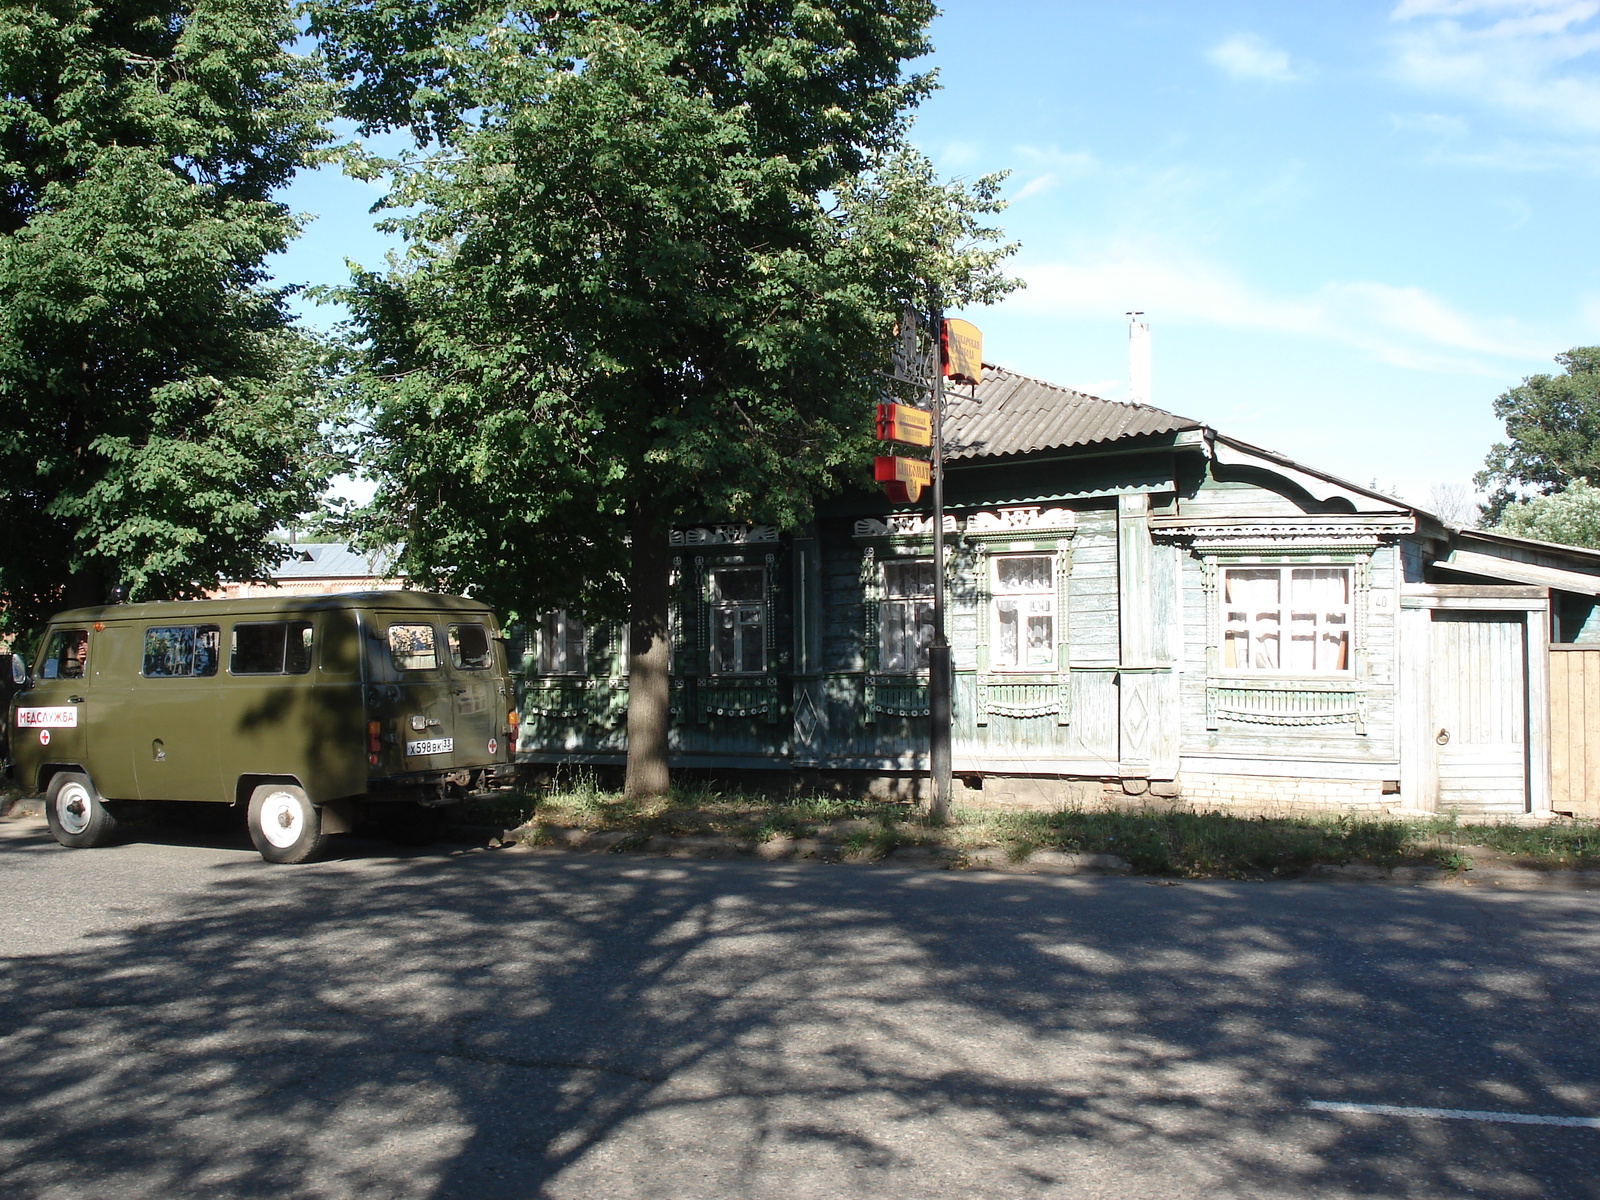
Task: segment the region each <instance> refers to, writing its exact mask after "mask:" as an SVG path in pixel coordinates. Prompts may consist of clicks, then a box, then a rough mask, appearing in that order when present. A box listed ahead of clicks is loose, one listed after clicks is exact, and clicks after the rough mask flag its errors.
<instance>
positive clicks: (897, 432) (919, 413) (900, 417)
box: [878, 404, 933, 446]
mask: <svg viewBox="0 0 1600 1200" xmlns="http://www.w3.org/2000/svg"><path fill="white" fill-rule="evenodd" d="M878 440H879V441H880V442H904V443H905V444H906V445H908V446H931V445H933V414H932V413H930V412H925V411H923V410H922V409H920V408H912V407H911V405H909V404H880V405H878Z"/></svg>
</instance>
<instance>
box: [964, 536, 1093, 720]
mask: <svg viewBox="0 0 1600 1200" xmlns="http://www.w3.org/2000/svg"><path fill="white" fill-rule="evenodd" d="M1077 531H1078V518H1077V514H1076V513H1075V512H1073V511H1072V510H1071V509H1066V508H1041V507H1039V506H1033V505H1029V506H1019V507H1014V508H1002V509H994V510H985V511H982V512H976V513H973V514H972V515H971V516H969V517H968V518H967V521H966V528H965V530H964V533H963V541H964V542H965V544H966V545H967V547H968V548H969V549H970V551H971V553H972V555H973V561H974V576H975V582H976V584H977V588H976V596H975V602H976V605H977V611H976V613H975V614H974V616H975V618H976V622H975V623H976V627H977V628H976V633H977V647H976V664H975V676H976V678H975V681H974V682H975V688H974V699H975V710H974V713H973V718H974V720H975V721H976V723H977V724H978V725H980V726H982V725H987V724H988V723H989V719H990V717H992V716H1004V717H1043V716H1053V717H1054V718H1055V723H1056V724H1057V725H1063V726H1064V725H1070V724H1071V723H1072V674H1071V668H1070V666H1069V663H1070V661H1071V643H1072V608H1071V605H1070V604H1069V602H1068V595H1069V592H1070V583H1071V577H1072V542H1073V539H1074V538H1075V537H1076V536H1077ZM1026 554H1039V555H1043V554H1049V555H1051V556H1052V559H1053V570H1054V573H1055V631H1054V637H1055V647H1056V650H1055V663H1054V665H1053V666H1052V668H1051V669H1050V670H1047V671H1030V670H1027V669H1026V668H1023V669H1015V668H1006V669H1004V670H1000V669H994V668H991V666H990V662H989V640H990V636H991V633H992V631H993V628H994V622H995V614H994V587H993V580H994V567H993V565H992V563H991V561H990V560H991V559H992V558H999V557H1003V556H1007V555H1026Z"/></svg>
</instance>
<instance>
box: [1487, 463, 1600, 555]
mask: <svg viewBox="0 0 1600 1200" xmlns="http://www.w3.org/2000/svg"><path fill="white" fill-rule="evenodd" d="M1494 528H1495V529H1496V530H1497V531H1499V532H1501V533H1509V534H1514V535H1515V536H1517V537H1527V538H1538V539H1539V540H1540V541H1543V542H1561V543H1563V544H1564V545H1568V546H1589V547H1591V548H1594V549H1600V488H1597V487H1593V486H1591V485H1590V484H1587V483H1584V482H1583V481H1582V480H1581V479H1576V480H1573V481H1572V482H1571V483H1569V484H1568V485H1567V486H1566V487H1565V488H1563V489H1562V490H1561V491H1559V492H1552V493H1551V494H1550V495H1548V496H1534V497H1533V498H1532V499H1529V500H1518V501H1513V502H1512V503H1510V504H1507V505H1505V507H1503V508H1502V509H1501V510H1500V516H1499V518H1498V519H1497V520H1496V521H1495V523H1494Z"/></svg>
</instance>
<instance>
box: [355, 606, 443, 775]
mask: <svg viewBox="0 0 1600 1200" xmlns="http://www.w3.org/2000/svg"><path fill="white" fill-rule="evenodd" d="M374 624H375V625H376V628H375V629H374V633H375V634H376V635H377V637H376V639H375V640H376V643H377V644H376V645H375V646H374V647H373V649H374V650H375V651H376V654H375V655H374V656H373V657H374V658H375V659H376V660H378V661H374V662H372V663H371V664H370V666H371V670H370V671H369V674H368V678H369V679H371V680H382V681H384V682H385V684H387V685H388V686H386V687H385V688H384V689H383V690H384V692H386V693H387V695H388V696H389V697H391V699H390V701H389V703H388V704H387V705H385V707H386V708H387V709H388V712H387V713H386V714H384V715H383V716H380V717H379V720H380V723H381V724H382V725H384V726H385V728H384V730H383V732H384V733H385V734H386V735H388V736H389V737H390V739H391V742H392V744H393V745H394V746H395V749H396V750H397V752H398V753H397V754H396V755H395V756H394V757H397V758H398V759H399V762H398V763H386V764H384V765H385V766H390V767H391V769H398V770H399V771H400V772H402V773H410V772H413V771H447V770H450V769H452V768H454V767H455V766H456V722H455V691H456V684H455V681H454V680H453V679H452V678H451V677H450V674H449V672H448V671H447V670H446V668H445V662H446V653H447V651H446V648H445V644H444V629H443V627H442V626H443V622H441V621H439V620H436V619H435V618H434V617H433V616H432V615H431V614H417V613H412V612H404V613H379V614H377V616H376V620H375V622H374Z"/></svg>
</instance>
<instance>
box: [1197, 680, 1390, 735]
mask: <svg viewBox="0 0 1600 1200" xmlns="http://www.w3.org/2000/svg"><path fill="white" fill-rule="evenodd" d="M1224 721H1226V722H1228V723H1230V724H1240V725H1260V726H1267V727H1272V728H1317V727H1321V726H1327V725H1352V726H1354V727H1355V732H1356V733H1358V734H1363V735H1364V734H1365V733H1366V732H1367V688H1366V685H1365V684H1362V683H1359V682H1356V681H1354V680H1347V679H1345V680H1338V681H1326V682H1325V681H1323V680H1307V679H1249V680H1245V679H1237V678H1229V679H1207V680H1206V728H1207V729H1217V728H1220V726H1221V725H1222V723H1223V722H1224Z"/></svg>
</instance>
